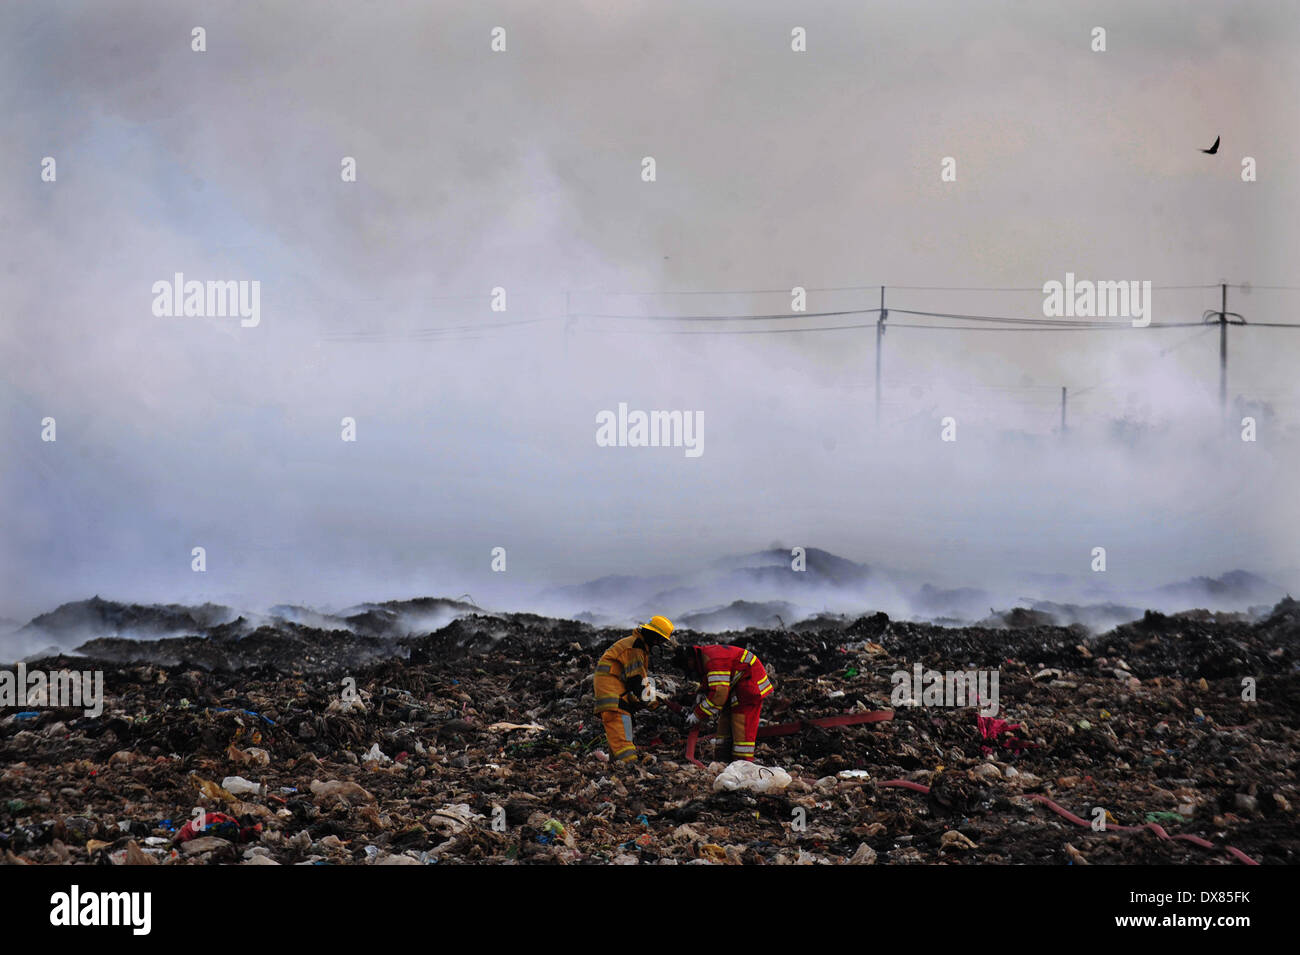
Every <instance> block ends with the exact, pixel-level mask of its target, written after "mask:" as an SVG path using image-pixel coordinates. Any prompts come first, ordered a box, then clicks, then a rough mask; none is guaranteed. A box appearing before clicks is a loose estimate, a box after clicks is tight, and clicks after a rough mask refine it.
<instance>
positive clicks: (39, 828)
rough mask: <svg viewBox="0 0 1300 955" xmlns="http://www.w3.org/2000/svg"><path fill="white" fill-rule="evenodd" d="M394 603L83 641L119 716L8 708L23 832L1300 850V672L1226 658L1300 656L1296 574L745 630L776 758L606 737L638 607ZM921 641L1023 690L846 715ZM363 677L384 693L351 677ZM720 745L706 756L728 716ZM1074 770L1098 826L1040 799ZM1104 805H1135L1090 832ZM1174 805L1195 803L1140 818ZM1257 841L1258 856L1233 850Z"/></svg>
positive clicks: (331, 844)
mask: <svg viewBox="0 0 1300 955" xmlns="http://www.w3.org/2000/svg"><path fill="white" fill-rule="evenodd" d="M412 603H414V604H418V605H419V606H417V607H416V608H415V609H417V610H419V612H421V613H426V612H435V611H437V610H438V606H436V602H434V601H429V602H427V604H420V602H412ZM374 607H375V608H377V609H374V610H372V611H367V615H366V617H365V622H364V625H363V623H362V622H360V621H359V620H358V622H355V623H344V622H339V623H338V624H337V625H336V627H337V629H320V630H317V629H314V628H312V627H307V626H302V625H297V624H295V625H293V626H289V625H286V624H274V623H273V624H270V625H265V626H261V629H258V628H257V627H258V626H259V625H254V624H249V625H248V626H247V628H245V629H244V630H240V629H239V628H240V627H243V626H244V625H243V624H239V625H238V626H234V625H232V629H230V630H228V631H222V630H220V629H219V628H217V627H211V628H209V627H207V626H206V625H204V624H202V622H201V621H200V622H199V623H197V624H187V625H186V627H185V632H187V633H189V634H190V636H185V637H175V638H168V639H167V640H166V641H165V642H160V641H150V640H135V639H132V640H113V639H104V640H94V641H91V642H90V643H89V644H87V645H86V646H85V647H82V648H80V649H81V652H82V653H83V654H85V656H82V657H78V658H77V659H76V665H77V666H78V667H84V666H85V665H86V660H87V659H95V660H96V661H97V663H96V665H97V666H102V668H103V669H104V671H105V680H104V686H105V690H106V693H105V697H104V711H103V713H102V715H101V716H100V717H99V718H94V719H90V718H84V717H82V716H81V715H79V714H69V713H65V712H54V711H24V712H23V713H20V714H12V710H11V711H10V712H11V714H12V715H10V716H6V717H0V792H3V793H4V796H3V798H0V856H3V857H5V858H6V859H8V858H9V854H12V857H13V859H17V860H20V861H23V862H35V863H40V864H59V863H75V864H90V865H108V864H112V865H159V864H161V865H197V864H230V865H241V864H242V865H276V864H279V865H344V864H368V865H442V864H452V865H456V864H464V863H503V862H507V861H510V862H514V863H518V864H560V865H573V864H591V863H597V864H615V865H650V864H695V865H702V864H717V865H736V864H750V863H765V864H774V865H822V864H852V865H872V864H884V863H894V864H912V863H939V862H945V863H947V862H951V863H975V864H985V863H989V864H1009V863H1014V864H1022V863H1023V864H1058V865H1059V864H1064V863H1068V864H1071V865H1088V864H1092V865H1107V864H1134V863H1155V864H1187V863H1204V862H1206V861H1209V860H1212V859H1216V858H1217V860H1219V861H1235V862H1241V861H1243V860H1244V859H1245V858H1253V859H1255V860H1258V861H1261V862H1266V863H1272V864H1281V863H1285V862H1286V861H1288V860H1289V859H1290V858H1291V856H1292V855H1294V854H1295V852H1296V851H1297V849H1300V844H1298V843H1300V836H1297V835H1296V834H1295V833H1296V827H1295V826H1294V821H1295V818H1294V812H1295V809H1294V807H1296V806H1297V805H1300V803H1298V802H1297V799H1300V794H1298V789H1300V786H1297V784H1296V783H1295V781H1294V780H1291V779H1290V778H1289V777H1288V776H1286V775H1285V774H1279V773H1278V772H1276V767H1277V766H1286V765H1290V764H1292V763H1294V762H1295V761H1296V756H1297V753H1296V752H1295V748H1296V744H1295V742H1294V741H1295V740H1296V739H1298V738H1300V734H1297V733H1296V729H1297V719H1296V716H1295V714H1294V712H1292V709H1293V708H1288V707H1289V704H1288V702H1287V700H1288V697H1287V696H1286V694H1285V693H1280V692H1268V693H1265V692H1260V693H1259V696H1258V700H1254V701H1250V702H1249V703H1248V704H1247V703H1244V702H1243V701H1241V700H1240V699H1239V692H1236V687H1235V683H1234V682H1233V680H1229V679H1228V678H1229V677H1230V676H1231V677H1233V678H1234V679H1235V676H1236V674H1237V673H1238V672H1240V673H1245V674H1250V675H1252V676H1254V677H1256V679H1257V680H1259V681H1260V686H1261V688H1266V687H1268V686H1269V683H1268V682H1266V681H1278V680H1279V679H1289V678H1290V677H1291V675H1292V674H1293V673H1294V672H1295V668H1296V663H1297V637H1298V636H1300V604H1297V603H1296V602H1295V601H1284V602H1282V603H1281V604H1279V605H1278V606H1277V607H1276V608H1274V609H1273V610H1272V611H1264V612H1261V613H1260V614H1259V615H1257V616H1256V617H1255V618H1250V619H1248V618H1247V617H1246V616H1245V615H1238V616H1237V617H1231V618H1230V617H1228V616H1226V615H1219V616H1218V617H1217V619H1216V618H1213V617H1208V618H1204V619H1202V618H1197V617H1194V616H1184V615H1176V616H1167V617H1152V618H1150V619H1149V620H1146V621H1137V622H1135V623H1133V624H1129V625H1125V626H1123V627H1119V628H1117V629H1115V630H1113V631H1110V632H1108V633H1105V634H1096V635H1090V636H1084V635H1083V633H1082V632H1081V631H1080V630H1079V629H1078V628H1077V627H1076V628H1067V627H1054V626H1049V625H1045V624H1042V623H1039V622H1035V621H1033V620H1027V621H1026V622H1025V625H1024V626H1021V627H1007V626H1005V625H999V626H998V627H984V626H979V627H950V628H944V627H937V626H933V625H930V624H924V623H917V622H910V621H890V620H888V618H885V617H884V616H883V615H873V616H869V617H863V618H860V619H858V620H849V619H847V618H845V619H836V620H834V621H831V620H829V618H828V621H827V622H825V623H824V624H818V625H817V626H815V627H813V626H808V627H805V626H803V625H799V626H796V627H794V628H791V629H787V630H770V631H769V630H760V629H758V628H752V629H750V630H748V631H746V632H745V633H744V634H743V635H741V634H735V635H734V637H735V639H736V641H737V642H741V641H743V643H744V645H745V646H746V647H747V648H750V649H752V650H753V651H754V652H755V653H756V654H757V655H758V656H759V657H760V658H761V659H762V660H763V661H764V663H765V665H766V664H770V665H771V666H772V668H773V670H774V671H775V672H776V673H777V674H778V675H779V682H778V689H777V692H776V693H775V694H774V695H773V696H772V698H771V699H770V700H769V702H768V704H767V705H766V706H765V708H764V714H763V715H764V722H763V723H762V724H761V727H760V728H761V729H765V730H771V729H776V730H780V732H778V733H775V734H772V733H768V734H766V735H764V734H762V733H760V735H759V737H758V746H757V752H756V759H757V762H756V763H747V762H743V761H738V763H732V764H730V765H723V764H714V765H713V766H712V767H710V768H709V769H708V770H706V769H701V768H700V767H698V766H696V765H694V764H692V763H691V762H689V761H687V759H686V758H685V751H686V731H685V729H684V727H683V726H682V724H681V719H680V716H678V715H677V714H676V713H674V712H672V711H671V707H668V706H664V707H660V708H659V709H658V710H653V711H652V710H649V709H646V710H644V711H641V712H639V713H638V714H637V716H636V725H635V730H636V740H637V743H638V746H639V747H640V748H643V750H644V755H647V756H651V755H652V756H655V757H657V759H656V760H655V761H654V762H651V761H649V760H647V761H645V762H644V763H636V764H630V765H629V764H611V763H610V762H609V761H608V752H607V750H606V749H604V748H603V747H604V746H605V738H604V733H603V729H602V726H601V724H600V721H598V720H597V721H593V720H592V719H591V712H590V710H591V700H590V692H591V691H590V679H591V673H592V670H593V668H594V666H595V660H596V658H597V657H598V656H599V653H600V652H601V651H602V650H603V649H604V647H607V646H608V645H609V644H610V643H611V642H613V641H614V640H617V639H618V638H619V637H621V636H623V635H624V634H622V633H621V632H618V631H614V630H602V629H598V628H595V627H592V626H589V625H587V624H584V623H578V622H575V621H568V620H551V619H547V618H543V617H537V616H532V615H528V614H486V613H480V612H473V613H469V612H468V611H466V613H467V614H468V615H466V616H461V617H459V618H457V619H455V620H453V621H452V622H451V623H450V624H448V625H446V626H443V627H441V628H440V629H439V630H437V631H434V632H423V633H418V634H417V635H415V636H412V635H411V633H412V631H411V629H410V628H409V627H402V626H399V625H398V624H396V623H394V624H393V625H392V628H391V630H386V629H385V628H386V627H388V626H389V623H388V622H387V621H389V620H392V621H397V620H398V619H399V617H398V613H397V611H396V610H393V609H391V608H389V607H388V605H374ZM195 612H197V611H195ZM196 619H197V618H196ZM363 626H364V629H363ZM350 628H351V629H350ZM169 632H176V631H174V630H173V631H169ZM254 633H256V634H257V636H256V637H255V638H253V639H249V637H251V636H252V635H253V634H254ZM1156 636H1158V637H1159V639H1155V637H1156ZM731 638H732V635H724V636H721V637H719V638H718V639H720V640H722V641H724V642H725V641H727V640H729V639H731ZM874 641H881V642H874ZM1081 641H1082V642H1081ZM886 644H887V648H886ZM1121 656H1122V657H1123V663H1122V664H1121V662H1120V658H1121ZM868 658H869V659H870V663H869V665H867V664H866V662H865V661H867V660H868ZM70 660H71V658H65V659H64V660H63V662H60V660H59V659H58V658H51V659H50V661H47V662H46V663H44V664H43V665H42V668H43V669H48V670H57V669H59V667H60V666H68V665H70ZM917 661H926V662H925V665H926V666H933V667H934V668H936V669H939V670H944V669H947V668H948V667H949V666H951V667H953V668H960V669H967V668H975V667H990V668H992V667H997V668H999V670H1000V684H999V689H1000V695H1001V700H1000V702H1001V705H1002V709H1001V710H1000V711H999V713H998V714H997V716H991V717H985V716H982V715H980V714H978V713H977V711H976V710H975V709H974V708H972V707H970V706H967V707H925V706H918V707H917V708H914V709H904V708H901V707H900V708H899V710H898V715H897V718H895V719H894V720H883V721H877V722H862V721H859V722H857V723H853V722H847V723H846V722H843V720H844V719H845V718H857V717H860V716H862V715H863V714H866V713H872V712H876V711H882V710H885V709H886V708H892V707H891V703H890V699H891V685H890V681H889V679H888V674H889V673H890V672H891V671H893V670H895V669H903V670H909V669H910V668H911V667H912V666H913V664H914V663H915V662H917ZM850 663H851V664H853V665H851V666H846V664H850ZM29 665H30V666H35V665H36V664H35V663H34V662H32V663H29ZM1045 671H1046V672H1045ZM1116 671H1118V672H1119V673H1122V674H1123V677H1122V678H1121V677H1118V676H1117V672H1116ZM1135 674H1138V675H1140V677H1141V681H1140V682H1138V677H1137V676H1135ZM661 675H662V676H664V677H672V676H673V674H672V673H671V672H668V673H662V674H661V672H660V670H659V669H655V676H656V678H658V677H660V676H661ZM1036 677H1037V679H1036ZM1203 678H1204V679H1205V680H1206V687H1209V688H1210V689H1209V691H1207V690H1206V689H1203V688H1201V684H1200V681H1201V679H1203ZM347 679H352V680H353V681H354V688H355V691H356V693H355V696H350V697H349V698H348V699H347V700H344V699H343V697H342V694H341V691H340V687H341V686H342V685H343V683H344V681H345V680H347ZM666 683H667V681H665V683H664V684H660V689H661V692H662V693H663V694H664V695H665V698H666V699H671V700H673V701H674V702H676V703H679V704H681V703H689V701H690V698H691V694H692V693H693V690H694V687H693V686H678V687H675V688H673V689H671V690H665V689H663V687H664V685H666ZM1275 685H1278V686H1280V685H1281V684H1280V683H1277V684H1275ZM1220 688H1223V689H1225V690H1226V689H1232V690H1234V692H1226V691H1225V692H1223V693H1219V692H1216V691H1217V690H1218V689H1220ZM1193 704H1199V707H1195V706H1194V705H1193ZM973 720H975V721H976V726H975V727H974V729H975V730H976V732H974V733H972V732H971V730H972V728H973V727H972V726H971V722H972V721H973ZM1008 720H1011V721H1010V722H1008ZM837 721H838V722H837ZM1247 726H1251V727H1256V728H1259V730H1260V731H1262V732H1263V733H1264V734H1265V735H1264V736H1261V735H1260V732H1257V731H1255V729H1251V730H1250V731H1246V728H1247ZM712 730H713V727H712V726H705V727H701V731H702V732H703V734H704V735H705V736H706V737H707V734H708V733H709V732H712ZM1261 738H1266V739H1268V740H1269V744H1268V746H1263V745H1261V744H1260V743H1259V740H1260V739H1261ZM699 746H700V755H699V758H700V759H701V760H702V761H703V762H706V763H707V762H708V759H709V757H710V755H711V753H712V749H711V747H712V743H711V742H710V741H709V740H708V739H707V738H704V739H701V740H700V741H699ZM390 754H391V756H390ZM778 767H780V768H778ZM724 779H725V780H727V781H729V782H730V785H728V784H727V782H723V780H724ZM1189 780H1196V781H1197V782H1195V783H1192V782H1189ZM1064 793H1068V794H1069V797H1068V802H1069V803H1070V805H1071V807H1072V809H1073V811H1074V812H1078V813H1080V814H1081V815H1080V816H1079V817H1077V818H1078V819H1079V820H1080V822H1081V823H1082V825H1081V824H1080V822H1075V821H1074V818H1070V819H1069V821H1068V822H1067V821H1066V820H1065V819H1062V818H1060V815H1059V813H1057V814H1055V815H1053V813H1054V812H1056V811H1055V810H1052V812H1048V811H1047V810H1046V809H1044V808H1043V806H1042V805H1041V802H1042V800H1043V799H1050V798H1057V799H1062V800H1065V799H1066V797H1065V796H1064V795H1062V794H1064ZM1036 804H1037V805H1036ZM1098 804H1101V805H1102V806H1103V807H1104V808H1105V809H1106V810H1108V812H1107V815H1106V818H1107V820H1108V822H1107V830H1108V831H1107V833H1106V834H1101V833H1094V832H1092V831H1091V829H1090V824H1091V823H1092V822H1093V821H1095V819H1094V816H1093V809H1094V808H1095V807H1096V806H1097V805H1098ZM1152 807H1156V808H1158V810H1159V811H1150V810H1152ZM1060 808H1061V810H1062V811H1067V812H1068V811H1069V810H1065V808H1064V806H1062V807H1060ZM196 809H198V810H201V811H202V812H203V813H204V821H203V823H200V822H199V821H198V820H197V819H196V818H195V817H194V815H193V813H194V811H195V810H196ZM796 809H802V810H804V811H805V812H806V823H807V829H806V831H805V830H799V829H797V828H794V826H793V820H794V819H795V818H797V815H796V814H795V813H794V810H796ZM1175 810H1176V811H1175ZM1084 817H1086V818H1084ZM1117 817H1118V818H1119V819H1121V820H1143V821H1142V822H1136V823H1134V824H1133V825H1132V826H1128V827H1121V826H1118V825H1113V823H1112V821H1113V820H1114V819H1115V818H1117ZM1063 825H1065V826H1069V827H1070V829H1069V831H1068V835H1065V834H1064V832H1063V830H1062V828H1061V827H1062V826H1063ZM1075 827H1077V829H1076V828H1075ZM1148 827H1155V828H1158V829H1160V830H1161V831H1162V832H1164V831H1166V830H1165V829H1164V827H1168V829H1167V832H1166V835H1165V836H1160V835H1159V833H1157V832H1154V831H1148V832H1145V833H1142V834H1138V835H1133V836H1130V837H1125V838H1117V837H1116V835H1117V834H1121V833H1123V832H1134V831H1135V830H1138V829H1147V828H1148ZM1112 829H1113V830H1114V832H1111V830H1112ZM1076 832H1077V835H1076ZM1064 838H1070V839H1074V840H1077V841H1074V842H1073V843H1072V844H1071V843H1065V842H1064ZM1198 840H1199V841H1198ZM1203 843H1205V844H1209V845H1210V846H1211V848H1210V849H1207V848H1206V846H1205V845H1204V844H1203ZM1229 845H1231V846H1234V847H1236V848H1237V852H1239V853H1240V855H1235V854H1231V853H1230V854H1228V855H1225V854H1223V852H1224V850H1225V849H1226V847H1227V846H1229ZM187 846H188V848H186V847H187ZM1212 850H1213V851H1212ZM1216 851H1217V852H1218V853H1219V854H1218V855H1217V856H1216ZM1230 856H1231V857H1230ZM10 861H12V859H11V860H10Z"/></svg>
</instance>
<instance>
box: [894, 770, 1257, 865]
mask: <svg viewBox="0 0 1300 955" xmlns="http://www.w3.org/2000/svg"><path fill="white" fill-rule="evenodd" d="M876 785H877V786H893V787H896V788H904V789H913V790H915V791H916V792H919V793H928V792H929V791H930V787H929V786H923V785H922V784H921V783H914V782H912V781H911V780H910V779H887V780H885V781H884V782H880V783H877V784H876ZM1028 798H1029V799H1030V800H1032V801H1033V802H1041V803H1042V804H1043V805H1045V806H1046V807H1047V808H1048V809H1050V810H1052V812H1054V813H1056V814H1057V815H1058V816H1060V817H1061V818H1062V819H1068V820H1069V821H1070V822H1072V823H1074V824H1075V825H1076V826H1083V827H1085V828H1091V825H1092V824H1091V823H1090V822H1088V820H1086V819H1081V818H1079V817H1078V816H1076V815H1075V814H1074V813H1072V812H1070V810H1068V809H1066V808H1064V807H1063V806H1061V805H1059V804H1058V803H1055V802H1053V801H1052V800H1051V799H1048V798H1047V797H1046V796H1044V795H1042V794H1041V793H1034V794H1032V795H1030V796H1029V797H1028ZM1106 829H1107V831H1109V830H1114V831H1116V832H1140V831H1141V830H1143V829H1150V830H1151V831H1152V832H1154V833H1155V834H1156V835H1157V836H1159V837H1160V838H1161V839H1183V840H1185V841H1187V842H1190V843H1191V844H1192V845H1195V846H1200V847H1201V848H1202V849H1217V848H1218V846H1216V845H1215V844H1214V843H1213V842H1210V841H1209V840H1208V839H1202V838H1201V837H1200V836H1193V835H1188V834H1187V833H1178V834H1176V835H1172V836H1171V835H1170V834H1169V833H1168V832H1166V831H1165V828H1164V826H1161V825H1159V824H1158V823H1154V822H1148V823H1145V824H1143V825H1141V826H1121V825H1108V826H1107V827H1106ZM1223 849H1224V851H1226V852H1228V853H1229V854H1230V855H1232V856H1233V857H1234V858H1236V859H1238V860H1240V861H1241V862H1244V863H1246V865H1259V863H1258V862H1256V861H1255V860H1254V859H1252V858H1251V857H1250V856H1248V855H1246V853H1244V852H1242V851H1241V850H1240V849H1238V848H1237V847H1236V846H1224V847H1223Z"/></svg>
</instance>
